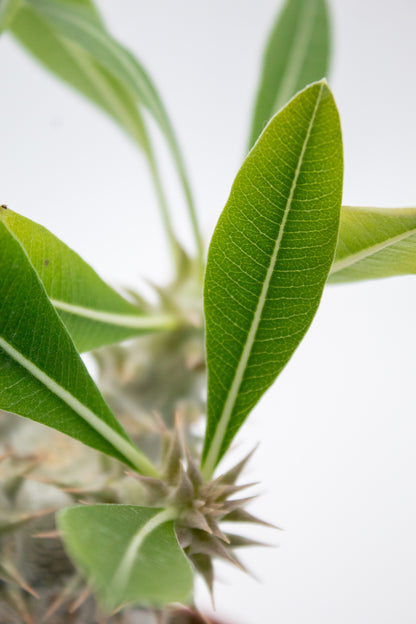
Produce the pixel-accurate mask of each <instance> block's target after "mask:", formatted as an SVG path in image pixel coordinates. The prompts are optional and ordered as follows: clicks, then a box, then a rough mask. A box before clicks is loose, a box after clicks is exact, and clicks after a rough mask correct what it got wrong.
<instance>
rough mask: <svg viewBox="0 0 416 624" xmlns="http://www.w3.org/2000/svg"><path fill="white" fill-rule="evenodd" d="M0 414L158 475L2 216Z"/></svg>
mask: <svg viewBox="0 0 416 624" xmlns="http://www.w3.org/2000/svg"><path fill="white" fill-rule="evenodd" d="M0 267H1V271H0V409H1V410H5V411H8V412H12V413H14V414H18V415H20V416H25V417H27V418H31V419H32V420H36V421H37V422H40V423H42V424H44V425H48V426H49V427H53V428H54V429H58V430H59V431H62V432H63V433H66V434H68V435H70V436H72V437H73V438H76V439H77V440H80V441H81V442H84V444H87V445H89V446H91V447H93V448H95V449H98V450H99V451H102V452H103V453H106V454H107V455H111V456H113V457H116V458H117V459H119V460H121V461H123V462H124V463H126V464H128V465H129V466H132V467H134V468H135V469H137V470H138V471H139V472H143V473H144V474H148V475H156V474H157V473H156V471H155V469H154V468H153V466H152V464H150V462H149V461H148V460H147V459H146V458H145V457H144V456H143V455H142V453H140V451H139V450H138V449H137V448H136V447H135V446H134V445H133V443H132V442H131V441H130V440H129V438H128V436H127V434H126V433H125V432H124V430H123V429H122V427H121V426H120V424H119V423H118V422H117V420H116V419H115V417H114V416H113V414H112V413H111V411H110V410H109V408H108V406H107V405H106V403H105V401H104V399H103V398H102V396H101V394H100V392H99V390H98V388H97V387H96V386H95V384H94V382H93V380H92V379H91V377H90V376H89V374H88V371H87V369H86V368H85V366H84V364H83V362H82V360H81V358H80V357H79V355H78V353H77V351H76V349H75V347H74V344H73V342H72V340H71V338H70V336H69V334H68V333H67V331H66V330H65V327H64V325H63V324H62V322H61V320H60V319H59V317H58V315H57V314H56V312H55V310H54V308H53V306H52V304H51V303H50V301H49V299H48V297H47V294H46V292H45V289H44V288H43V286H42V283H41V282H40V280H39V278H38V276H37V274H36V272H35V270H34V268H33V266H32V265H31V264H30V261H29V259H28V257H27V255H26V253H25V252H24V250H23V248H22V247H21V245H20V244H19V242H18V240H17V239H16V238H15V236H14V235H13V234H12V232H11V231H10V230H9V229H8V227H7V224H6V223H5V222H4V221H3V219H0Z"/></svg>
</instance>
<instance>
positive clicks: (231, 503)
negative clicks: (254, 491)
mask: <svg viewBox="0 0 416 624" xmlns="http://www.w3.org/2000/svg"><path fill="white" fill-rule="evenodd" d="M255 498H257V496H248V497H247V498H236V499H233V500H228V501H225V502H224V504H223V509H224V515H225V514H229V513H230V512H232V511H234V510H235V509H242V508H243V507H244V505H246V504H247V503H249V502H250V501H252V500H254V499H255Z"/></svg>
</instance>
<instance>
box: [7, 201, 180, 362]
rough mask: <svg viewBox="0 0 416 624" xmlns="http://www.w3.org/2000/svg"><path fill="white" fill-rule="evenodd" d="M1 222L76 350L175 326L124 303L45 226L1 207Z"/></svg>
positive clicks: (157, 316) (170, 320)
mask: <svg viewBox="0 0 416 624" xmlns="http://www.w3.org/2000/svg"><path fill="white" fill-rule="evenodd" d="M0 219H2V220H3V222H4V223H5V224H6V225H7V227H8V228H9V230H10V231H12V232H13V234H14V235H15V236H16V238H17V239H18V240H19V242H20V243H21V245H22V246H23V248H24V249H25V251H26V253H27V255H28V256H29V258H30V261H31V263H32V264H33V266H34V268H35V269H36V272H37V274H38V276H39V277H40V279H41V281H42V283H43V285H44V287H45V289H46V292H47V293H48V296H49V298H50V299H51V301H52V303H53V304H54V306H55V308H56V309H57V311H58V312H59V314H60V316H61V318H62V320H63V321H64V323H65V325H66V327H67V329H68V331H69V333H70V334H71V337H72V339H73V341H74V342H75V346H76V347H77V349H78V351H80V352H82V351H90V350H91V349H95V348H97V347H100V346H102V345H104V344H109V343H111V342H119V341H121V340H126V339H127V338H131V337H133V336H137V335H140V334H143V333H146V332H149V331H157V330H163V329H169V328H171V327H173V326H174V325H175V323H176V321H175V319H174V318H173V317H171V316H167V315H155V316H148V315H147V314H143V312H141V311H140V309H138V308H137V307H136V306H134V305H133V304H132V303H129V302H128V301H126V300H125V299H123V297H121V296H120V295H119V294H118V293H117V292H116V291H115V290H113V289H112V288H111V287H110V286H108V285H107V284H106V283H105V282H103V280H102V279H101V278H100V277H99V276H98V275H97V273H96V272H95V271H94V270H93V269H92V268H91V267H90V266H89V265H88V264H87V263H86V262H84V260H82V258H80V257H79V255H78V254H76V253H75V252H74V251H72V249H70V248H69V247H67V246H66V245H65V244H64V243H63V242H62V241H60V240H59V239H58V238H56V236H54V235H53V234H51V232H49V231H48V230H47V229H46V228H44V227H42V226H41V225H38V224H37V223H34V222H33V221H30V219H26V218H25V217H22V216H21V215H18V214H16V213H15V212H13V211H12V210H5V209H2V208H0Z"/></svg>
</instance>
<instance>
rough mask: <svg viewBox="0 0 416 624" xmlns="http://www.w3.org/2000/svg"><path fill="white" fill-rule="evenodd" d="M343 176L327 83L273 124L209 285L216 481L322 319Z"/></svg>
mask: <svg viewBox="0 0 416 624" xmlns="http://www.w3.org/2000/svg"><path fill="white" fill-rule="evenodd" d="M342 171H343V165H342V140H341V130H340V125H339V117H338V111H337V109H336V106H335V102H334V100H333V97H332V95H331V92H330V91H329V89H328V87H327V85H326V83H325V82H320V83H316V84H314V85H311V86H310V87H309V88H307V89H305V90H304V91H302V92H301V93H300V94H299V95H298V96H296V97H295V98H294V99H293V100H292V101H291V102H290V103H289V104H288V105H287V106H286V107H285V108H284V109H283V110H282V111H281V112H280V113H279V114H277V115H276V116H275V117H274V118H273V119H272V121H271V122H270V124H269V125H268V126H267V128H266V129H265V131H264V132H263V134H262V136H261V137H260V139H259V141H258V142H257V143H256V145H255V146H254V148H253V149H252V151H251V152H250V153H249V155H248V156H247V158H246V160H245V161H244V163H243V165H242V167H241V169H240V171H239V173H238V174H237V177H236V179H235V182H234V184H233V187H232V189H231V194H230V197H229V199H228V202H227V204H226V207H225V209H224V211H223V213H222V215H221V217H220V219H219V222H218V225H217V227H216V230H215V232H214V236H213V238H212V241H211V245H210V249H209V254H208V263H207V269H206V276H205V292H204V298H205V317H206V348H207V362H208V425H207V432H206V439H205V447H204V454H203V461H204V464H203V470H204V474H205V476H206V477H208V476H210V475H211V474H212V472H213V470H214V468H215V466H216V464H217V463H218V461H219V459H220V458H221V457H222V455H223V454H224V452H225V450H226V449H227V447H228V446H229V444H230V442H231V440H232V438H233V437H234V435H235V434H236V432H237V430H238V429H239V427H240V426H241V424H242V423H243V421H244V420H245V418H246V416H247V415H248V413H249V412H250V410H251V409H252V408H253V407H254V405H255V404H256V403H257V401H258V400H259V398H260V397H261V395H262V394H263V393H264V392H265V391H266V389H267V388H268V387H269V386H270V385H271V384H272V383H273V381H274V380H275V378H276V376H277V375H278V374H279V373H280V371H281V370H282V369H283V367H284V366H285V364H286V363H287V362H288V360H289V359H290V357H291V355H292V354H293V352H294V351H295V349H296V347H297V346H298V344H299V342H300V341H301V339H302V337H303V335H304V334H305V332H306V330H307V329H308V327H309V325H310V323H311V321H312V319H313V317H314V315H315V312H316V309H317V307H318V304H319V300H320V298H321V294H322V289H323V287H324V284H325V281H326V279H327V276H328V273H329V269H330V267H331V264H332V260H333V257H334V251H335V245H336V239H337V232H338V223H339V211H340V204H341V193H342Z"/></svg>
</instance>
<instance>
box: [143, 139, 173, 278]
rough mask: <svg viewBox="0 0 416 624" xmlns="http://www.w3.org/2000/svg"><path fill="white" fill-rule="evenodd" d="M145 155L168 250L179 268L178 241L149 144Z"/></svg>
mask: <svg viewBox="0 0 416 624" xmlns="http://www.w3.org/2000/svg"><path fill="white" fill-rule="evenodd" d="M147 155H148V160H149V168H150V173H151V176H152V180H153V185H154V188H155V191H156V196H157V200H158V204H159V209H160V214H161V217H162V221H163V225H164V227H165V232H166V236H167V239H168V243H169V247H170V251H171V254H172V257H173V260H174V262H175V266H176V269H179V262H180V259H179V248H178V242H177V240H176V237H175V233H174V231H173V227H172V222H171V218H170V215H169V210H168V202H167V200H166V196H165V191H164V189H163V185H162V181H161V178H160V173H159V169H158V167H157V164H156V159H155V156H154V154H153V151H152V149H151V147H150V145H149V149H148V153H147Z"/></svg>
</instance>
